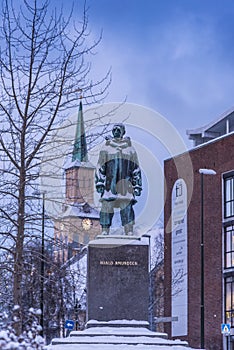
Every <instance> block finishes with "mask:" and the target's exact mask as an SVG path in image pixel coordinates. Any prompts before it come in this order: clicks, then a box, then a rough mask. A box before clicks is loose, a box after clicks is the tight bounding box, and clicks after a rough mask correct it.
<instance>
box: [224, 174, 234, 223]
mask: <svg viewBox="0 0 234 350" xmlns="http://www.w3.org/2000/svg"><path fill="white" fill-rule="evenodd" d="M231 216H234V174H233V173H232V174H231V175H229V176H225V177H224V217H225V218H229V217H231Z"/></svg>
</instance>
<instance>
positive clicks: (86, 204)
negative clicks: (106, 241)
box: [55, 100, 101, 262]
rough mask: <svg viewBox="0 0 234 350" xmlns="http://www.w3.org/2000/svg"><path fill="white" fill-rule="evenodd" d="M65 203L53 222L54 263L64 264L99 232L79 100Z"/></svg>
mask: <svg viewBox="0 0 234 350" xmlns="http://www.w3.org/2000/svg"><path fill="white" fill-rule="evenodd" d="M64 170H65V187H66V188H65V202H64V206H63V212H62V213H61V214H60V215H59V217H58V218H57V219H56V220H55V244H56V247H57V248H58V249H57V250H56V254H55V255H56V259H57V260H59V261H61V262H65V261H67V260H68V259H70V258H71V257H72V256H73V255H75V254H76V253H77V252H79V251H80V249H81V248H82V247H83V246H84V245H86V244H87V243H88V242H89V240H92V239H94V238H95V236H96V235H98V234H99V233H100V231H101V228H100V224H99V212H98V211H97V210H96V209H95V208H94V173H95V167H94V166H93V165H92V164H91V163H90V162H89V160H88V149H87V140H86V134H85V127H84V118H83V106H82V101H81V100H80V104H79V111H78V118H77V124H76V133H75V140H74V144H73V151H72V154H71V156H69V157H68V159H67V161H66V162H65V166H64Z"/></svg>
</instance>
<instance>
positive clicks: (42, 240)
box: [33, 191, 46, 335]
mask: <svg viewBox="0 0 234 350" xmlns="http://www.w3.org/2000/svg"><path fill="white" fill-rule="evenodd" d="M33 194H34V195H37V196H40V195H42V213H41V215H42V220H41V271H40V272H41V273H40V275H41V278H40V309H41V317H40V325H41V328H42V335H43V327H44V275H45V195H46V192H45V191H42V192H39V191H35V192H34V193H33Z"/></svg>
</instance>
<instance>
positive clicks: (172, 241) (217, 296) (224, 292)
mask: <svg viewBox="0 0 234 350" xmlns="http://www.w3.org/2000/svg"><path fill="white" fill-rule="evenodd" d="M226 117H227V116H225V118H226ZM226 119H227V118H226ZM218 122H220V125H222V126H224V124H225V125H227V121H226V120H225V123H224V121H223V120H222V118H221V119H219V121H218ZM231 122H233V115H231V116H230V124H229V125H232V123H231ZM216 124H217V123H216ZM216 124H215V123H214V126H215V125H216ZM210 127H211V126H210ZM213 129H214V128H213ZM217 131H218V128H216V132H217ZM226 131H230V129H229V130H226ZM198 134H199V135H198ZM190 135H193V139H194V138H196V132H190ZM197 135H198V138H200V141H201V142H205V141H207V139H206V137H207V135H205V136H204V134H202V130H201V129H199V132H197ZM210 135H211V134H210ZM203 136H204V138H203V141H202V137H203ZM216 136H219V137H218V138H217V137H216V138H215V137H214V134H213V137H210V139H209V141H208V142H205V143H200V142H199V141H198V139H197V140H196V142H195V144H197V146H196V147H195V148H193V149H192V150H190V151H189V152H188V153H184V154H181V155H178V156H176V157H174V158H170V159H167V160H165V163H164V176H165V184H166V186H165V210H164V220H165V222H164V226H165V233H164V239H165V256H164V258H165V266H164V269H165V270H164V273H165V277H164V278H165V291H164V292H165V300H164V307H165V316H172V317H178V321H174V322H172V323H167V324H166V325H165V331H166V332H167V333H168V334H169V336H170V337H171V338H178V337H179V338H181V339H185V340H187V341H188V342H189V345H190V346H192V347H200V346H201V345H202V344H203V346H204V348H205V349H207V350H216V349H217V350H220V349H234V346H233V345H234V343H233V341H234V339H232V336H230V338H229V337H225V336H223V335H222V333H221V324H224V323H227V324H230V325H231V334H232V333H233V334H234V332H233V330H234V133H233V132H229V133H227V134H225V132H223V133H222V132H221V134H217V133H216ZM188 158H189V161H190V164H191V165H192V169H193V174H192V176H191V172H189V171H188V168H187V165H188ZM178 168H180V169H181V168H182V169H183V171H181V172H180V173H178ZM202 169H206V170H202ZM207 169H208V170H207ZM211 170H212V171H211ZM214 172H215V173H216V175H213V174H214ZM211 175H212V176H211Z"/></svg>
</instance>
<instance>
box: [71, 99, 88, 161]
mask: <svg viewBox="0 0 234 350" xmlns="http://www.w3.org/2000/svg"><path fill="white" fill-rule="evenodd" d="M76 160H78V161H80V162H87V161H88V150H87V144H86V136H85V128H84V118H83V108H82V101H80V106H79V112H78V120H77V125H76V136H75V143H74V147H73V152H72V161H73V162H74V161H76Z"/></svg>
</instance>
